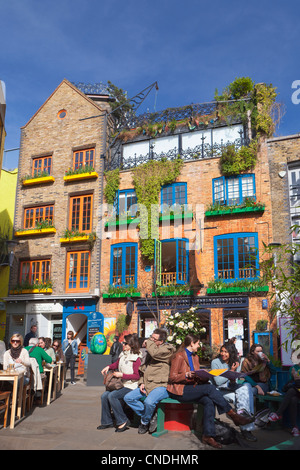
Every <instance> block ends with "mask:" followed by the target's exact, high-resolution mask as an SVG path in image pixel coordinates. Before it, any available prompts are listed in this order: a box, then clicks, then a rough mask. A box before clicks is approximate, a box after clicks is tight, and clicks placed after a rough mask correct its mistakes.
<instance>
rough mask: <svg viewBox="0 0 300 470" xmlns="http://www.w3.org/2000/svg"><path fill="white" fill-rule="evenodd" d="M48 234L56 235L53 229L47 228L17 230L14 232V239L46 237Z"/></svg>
mask: <svg viewBox="0 0 300 470" xmlns="http://www.w3.org/2000/svg"><path fill="white" fill-rule="evenodd" d="M48 233H56V228H55V227H47V228H33V229H27V230H18V231H17V232H15V237H32V236H34V235H44V234H45V235H47V234H48Z"/></svg>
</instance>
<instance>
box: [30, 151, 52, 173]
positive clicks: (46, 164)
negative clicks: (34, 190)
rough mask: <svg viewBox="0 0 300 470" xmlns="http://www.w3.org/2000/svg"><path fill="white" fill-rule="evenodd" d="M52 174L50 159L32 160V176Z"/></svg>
mask: <svg viewBox="0 0 300 470" xmlns="http://www.w3.org/2000/svg"><path fill="white" fill-rule="evenodd" d="M51 174H52V157H51V156H48V157H38V158H34V159H33V163H32V176H33V177H35V178H36V177H38V176H45V175H46V176H48V175H49V176H50V175H51Z"/></svg>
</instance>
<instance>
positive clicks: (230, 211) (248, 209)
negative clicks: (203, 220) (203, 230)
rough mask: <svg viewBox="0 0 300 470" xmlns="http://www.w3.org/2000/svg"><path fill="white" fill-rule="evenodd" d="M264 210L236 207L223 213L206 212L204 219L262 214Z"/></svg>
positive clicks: (260, 208)
mask: <svg viewBox="0 0 300 470" xmlns="http://www.w3.org/2000/svg"><path fill="white" fill-rule="evenodd" d="M264 210H265V208H264V207H263V208H262V207H236V208H235V209H227V210H226V209H225V210H223V211H218V210H217V211H206V212H205V216H206V217H212V216H216V215H217V216H219V215H231V214H241V213H244V212H264Z"/></svg>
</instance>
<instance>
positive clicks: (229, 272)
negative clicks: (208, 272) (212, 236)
mask: <svg viewBox="0 0 300 470" xmlns="http://www.w3.org/2000/svg"><path fill="white" fill-rule="evenodd" d="M217 262H218V278H219V279H220V278H221V279H234V278H235V275H234V249H233V238H225V239H220V240H218V241H217Z"/></svg>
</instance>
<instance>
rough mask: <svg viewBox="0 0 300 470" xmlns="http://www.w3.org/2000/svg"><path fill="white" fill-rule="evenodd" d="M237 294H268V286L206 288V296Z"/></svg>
mask: <svg viewBox="0 0 300 470" xmlns="http://www.w3.org/2000/svg"><path fill="white" fill-rule="evenodd" d="M238 292H269V287H268V286H253V287H251V286H249V287H234V286H230V287H222V288H221V289H214V288H208V289H207V294H234V293H238Z"/></svg>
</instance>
